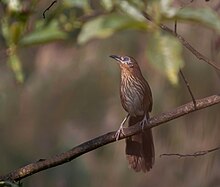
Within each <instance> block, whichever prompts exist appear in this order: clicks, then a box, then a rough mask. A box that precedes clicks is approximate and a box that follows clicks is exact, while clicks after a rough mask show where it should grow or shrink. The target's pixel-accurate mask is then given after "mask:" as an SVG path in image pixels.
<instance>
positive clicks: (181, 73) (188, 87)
mask: <svg viewBox="0 0 220 187" xmlns="http://www.w3.org/2000/svg"><path fill="white" fill-rule="evenodd" d="M180 75H181V77H182V78H183V81H184V82H185V84H186V86H187V89H188V91H189V94H190V95H191V97H192V101H193V104H194V107H195V108H196V100H195V97H194V96H193V93H192V91H191V89H190V86H189V83H188V81H187V80H186V77H185V76H184V74H183V72H182V70H180Z"/></svg>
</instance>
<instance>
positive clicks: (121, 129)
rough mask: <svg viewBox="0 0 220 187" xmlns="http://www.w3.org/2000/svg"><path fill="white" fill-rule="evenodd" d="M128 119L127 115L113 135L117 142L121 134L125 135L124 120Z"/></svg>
mask: <svg viewBox="0 0 220 187" xmlns="http://www.w3.org/2000/svg"><path fill="white" fill-rule="evenodd" d="M128 117H129V114H128V115H127V116H126V117H125V118H124V119H123V121H122V122H121V125H120V127H119V129H118V130H117V132H116V133H115V139H116V140H117V141H118V140H119V138H120V135H121V134H123V135H125V133H124V124H125V122H126V120H127V119H128Z"/></svg>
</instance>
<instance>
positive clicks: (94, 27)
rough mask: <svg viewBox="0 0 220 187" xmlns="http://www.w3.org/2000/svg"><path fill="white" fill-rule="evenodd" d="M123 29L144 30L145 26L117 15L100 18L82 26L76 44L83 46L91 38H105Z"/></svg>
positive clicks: (129, 18) (143, 23)
mask: <svg viewBox="0 0 220 187" xmlns="http://www.w3.org/2000/svg"><path fill="white" fill-rule="evenodd" d="M123 29H140V30H146V29H147V24H146V23H145V22H140V21H136V20H134V19H132V18H131V17H128V16H122V15H118V14H111V15H106V16H101V17H98V18H96V19H93V20H92V21H89V22H87V23H85V24H84V25H83V27H82V31H81V33H80V34H79V37H78V43H79V44H84V43H85V42H87V41H88V40H90V39H93V38H107V37H109V36H111V35H112V34H114V33H115V32H117V31H119V30H123Z"/></svg>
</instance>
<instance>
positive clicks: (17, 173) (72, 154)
mask: <svg viewBox="0 0 220 187" xmlns="http://www.w3.org/2000/svg"><path fill="white" fill-rule="evenodd" d="M196 103H197V108H196V109H195V108H194V105H193V103H192V102H190V103H187V104H185V105H182V106H180V107H178V108H175V109H173V110H172V111H170V112H166V113H162V114H160V115H157V116H154V117H151V118H150V119H149V121H148V124H147V125H145V126H144V129H148V128H152V127H156V126H159V125H162V124H164V123H166V122H168V121H171V120H174V119H176V118H179V117H181V116H184V115H186V114H188V113H192V112H194V111H197V110H200V109H203V108H206V107H210V106H212V105H215V104H218V103H220V94H217V95H212V96H209V97H206V98H203V99H200V100H197V101H196ZM142 131H143V127H142V125H140V124H139V125H134V126H131V127H129V128H125V129H124V134H121V135H120V137H119V139H124V138H126V137H129V136H132V135H134V134H137V133H140V132H142ZM115 133H116V132H115V131H114V132H109V133H107V134H104V135H102V136H99V137H97V138H94V139H92V140H90V141H87V142H85V143H82V144H81V145H78V146H76V147H74V148H72V149H71V150H69V151H67V152H64V153H61V154H58V155H55V156H52V157H51V158H48V159H41V160H39V161H37V162H33V163H31V164H28V165H26V166H23V167H21V168H18V169H16V170H13V171H12V172H10V173H8V174H6V175H3V176H0V181H1V180H10V181H19V180H21V179H22V178H26V177H28V176H30V175H33V174H35V173H38V172H40V171H42V170H46V169H48V168H52V167H55V166H58V165H61V164H64V163H67V162H70V161H71V160H73V159H75V158H77V157H79V156H81V155H83V154H85V153H88V152H90V151H92V150H95V149H97V148H99V147H102V146H104V145H106V144H109V143H112V142H115V141H116V139H115Z"/></svg>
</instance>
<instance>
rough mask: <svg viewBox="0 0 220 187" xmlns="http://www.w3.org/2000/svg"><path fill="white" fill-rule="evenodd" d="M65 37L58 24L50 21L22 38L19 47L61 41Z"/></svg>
mask: <svg viewBox="0 0 220 187" xmlns="http://www.w3.org/2000/svg"><path fill="white" fill-rule="evenodd" d="M66 37H67V34H66V33H65V32H63V31H61V30H60V28H59V25H58V22H57V21H52V22H51V23H49V24H48V25H46V26H45V25H42V24H41V25H40V26H38V27H37V28H36V29H35V30H34V31H33V32H32V33H30V34H29V35H27V36H25V37H23V38H22V39H21V41H20V42H19V44H20V45H23V46H27V45H29V46H30V45H36V44H43V43H49V42H53V41H56V40H62V39H65V38H66Z"/></svg>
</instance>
